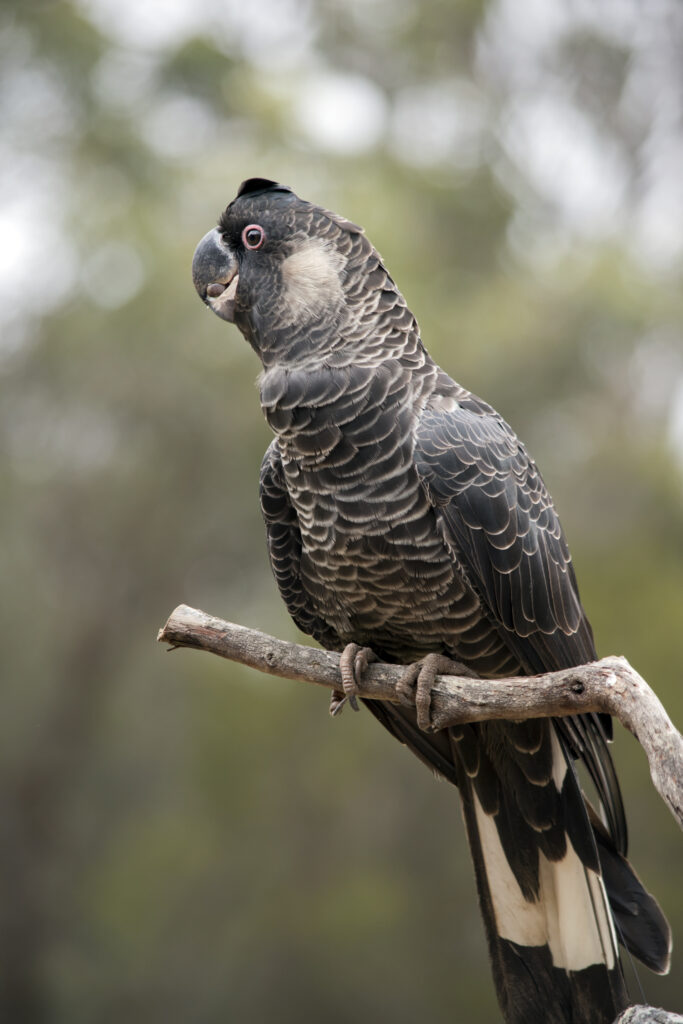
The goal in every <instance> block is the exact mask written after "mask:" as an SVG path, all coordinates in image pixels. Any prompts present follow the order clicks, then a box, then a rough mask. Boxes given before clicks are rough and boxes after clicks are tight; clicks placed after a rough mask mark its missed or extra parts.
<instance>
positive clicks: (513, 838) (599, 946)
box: [456, 723, 628, 1024]
mask: <svg viewBox="0 0 683 1024" xmlns="http://www.w3.org/2000/svg"><path fill="white" fill-rule="evenodd" d="M547 727H548V729H549V730H552V726H551V725H550V724H549V723H548V726H547ZM511 728H513V729H514V728H515V726H512V727H511ZM460 742H461V743H462V742H463V739H462V738H461V740H460ZM468 743H469V746H470V749H469V750H468V751H467V754H466V756H465V757H459V758H458V762H459V788H460V793H461V797H462V805H463V814H464V818H465V824H466V828H467V835H468V839H469V843H470V848H471V851H472V858H473V861H474V868H475V875H476V880H477V889H478V892H479V902H480V905H481V909H482V915H483V918H484V923H485V927H486V933H487V939H488V945H489V952H490V956H491V962H492V967H493V975H494V981H495V985H496V990H497V994H498V999H499V1002H500V1004H501V1008H502V1011H503V1016H504V1019H505V1021H506V1022H507V1024H534V1022H538V1024H541V1022H543V1024H611V1022H612V1021H614V1019H615V1018H616V1017H617V1015H618V1014H619V1012H620V1011H621V1010H623V1009H624V1007H625V1006H627V1005H628V998H627V994H626V989H625V986H624V982H623V977H622V973H621V968H620V963H619V957H618V951H617V937H616V934H615V929H614V922H613V917H612V914H611V911H610V906H609V901H608V898H607V894H606V891H605V887H604V884H603V880H602V876H601V871H600V863H599V859H598V854H597V851H596V848H595V843H594V842H593V839H592V831H591V828H590V826H589V824H588V820H587V817H586V813H585V810H584V809H583V808H584V804H583V800H582V798H581V794H580V791H579V788H578V783H577V780H576V777H575V774H574V771H573V768H572V767H571V766H570V765H569V764H568V762H567V759H566V758H565V756H564V752H563V750H562V747H561V744H560V741H559V739H558V737H557V736H556V735H555V734H554V733H552V734H551V745H552V755H553V782H552V783H550V785H553V784H554V788H556V790H557V793H558V795H559V805H560V808H561V813H560V819H561V821H560V826H561V832H560V828H558V827H557V825H558V823H557V822H556V823H554V824H549V827H547V828H543V825H544V824H546V823H547V821H543V820H541V819H542V818H543V814H544V812H543V811H541V812H540V813H539V815H538V820H536V821H535V822H533V824H532V823H531V822H530V820H529V819H530V817H531V816H530V815H529V814H528V813H526V809H525V808H524V803H525V797H524V796H523V795H522V796H521V801H520V793H519V791H517V792H514V791H512V792H511V791H510V790H511V789H512V790H514V789H515V786H514V779H513V776H514V772H511V773H510V776H508V778H507V779H503V778H501V777H500V776H499V777H498V785H497V787H495V789H496V794H495V797H494V799H495V806H492V803H491V797H492V792H491V779H488V780H487V782H486V784H485V785H484V786H482V785H481V784H477V777H476V775H474V774H473V773H472V772H471V770H468V766H469V768H470V769H471V768H472V767H473V765H472V761H471V755H472V752H473V751H472V749H471V747H472V738H471V737H469V738H468ZM456 745H459V744H458V742H457V741H456ZM486 761H487V754H486V746H483V747H482V748H481V749H480V750H479V752H478V762H479V763H478V765H477V772H480V771H482V769H483V770H484V771H485V772H486V771H488V769H489V767H490V764H488V765H487V764H486ZM510 783H512V786H510ZM537 787H538V790H539V797H540V800H539V802H540V803H541V804H543V802H544V798H543V794H542V790H543V788H544V784H543V782H542V781H541V780H540V779H539V781H538V783H537ZM506 790H508V791H507V792H506ZM531 799H533V794H532V796H531ZM552 802H553V801H552V800H551V801H549V803H552ZM520 803H521V805H522V806H521V808H520ZM532 820H533V819H532ZM534 832H535V833H536V834H535V836H534V835H533V833H534Z"/></svg>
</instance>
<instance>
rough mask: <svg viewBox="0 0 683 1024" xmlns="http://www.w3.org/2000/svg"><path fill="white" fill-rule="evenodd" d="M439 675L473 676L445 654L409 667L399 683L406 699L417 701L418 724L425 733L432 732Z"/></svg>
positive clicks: (399, 687) (429, 657) (431, 656)
mask: <svg viewBox="0 0 683 1024" xmlns="http://www.w3.org/2000/svg"><path fill="white" fill-rule="evenodd" d="M439 673H444V674H446V675H471V674H473V673H471V672H470V670H469V669H467V668H465V666H464V665H461V664H460V663H459V662H457V661H453V659H452V658H448V657H447V656H446V655H445V654H428V655H427V656H426V657H425V658H423V659H422V660H421V661H416V662H414V664H412V665H408V667H407V668H406V670H405V672H404V673H403V675H402V676H401V679H400V681H399V683H398V689H399V691H400V692H401V693H402V694H403V696H404V697H408V698H409V699H410V700H414V701H415V710H416V711H417V724H418V727H419V728H420V729H422V731H423V732H431V731H432V689H433V687H434V680H435V679H436V677H437V675H439Z"/></svg>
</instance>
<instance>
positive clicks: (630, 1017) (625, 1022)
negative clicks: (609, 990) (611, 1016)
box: [614, 1006, 683, 1024]
mask: <svg viewBox="0 0 683 1024" xmlns="http://www.w3.org/2000/svg"><path fill="white" fill-rule="evenodd" d="M614 1024H683V1017H681V1016H680V1014H678V1013H671V1012H670V1011H669V1010H659V1009H658V1008H657V1007H656V1006H629V1008H628V1010H624V1012H623V1013H621V1014H619V1016H618V1017H617V1019H616V1020H615V1022H614Z"/></svg>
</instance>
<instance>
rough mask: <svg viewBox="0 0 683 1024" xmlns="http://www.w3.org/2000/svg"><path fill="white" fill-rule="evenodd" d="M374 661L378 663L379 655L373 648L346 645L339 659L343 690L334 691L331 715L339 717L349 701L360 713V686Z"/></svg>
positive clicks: (331, 701) (331, 700)
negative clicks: (366, 670) (357, 698)
mask: <svg viewBox="0 0 683 1024" xmlns="http://www.w3.org/2000/svg"><path fill="white" fill-rule="evenodd" d="M372 661H377V655H376V654H375V652H374V651H373V650H372V648H370V647H360V646H359V644H347V645H346V647H345V648H344V650H343V651H342V653H341V656H340V658H339V671H340V673H341V679H342V687H343V689H342V690H333V691H332V697H331V698H330V714H331V715H333V716H335V715H338V714H339V713H340V712H341V710H342V708H343V707H344V704H346V702H347V701H348V703H349V705H350V706H351V707H352V708H353V710H354V711H358V701H357V700H356V697H357V694H358V686H359V683H360V681H361V679H362V678H363V672H364V671H365V669H366V668H367V667H368V665H369V664H370V662H372Z"/></svg>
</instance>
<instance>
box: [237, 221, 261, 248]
mask: <svg viewBox="0 0 683 1024" xmlns="http://www.w3.org/2000/svg"><path fill="white" fill-rule="evenodd" d="M265 240H266V233H265V231H264V230H263V228H262V227H261V225H260V224H247V226H246V228H245V229H244V231H243V232H242V245H243V246H244V248H245V249H260V248H261V246H262V245H263V243H264V242H265Z"/></svg>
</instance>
